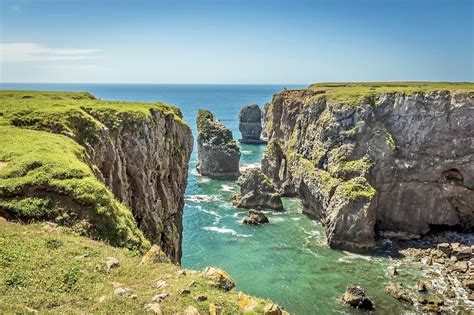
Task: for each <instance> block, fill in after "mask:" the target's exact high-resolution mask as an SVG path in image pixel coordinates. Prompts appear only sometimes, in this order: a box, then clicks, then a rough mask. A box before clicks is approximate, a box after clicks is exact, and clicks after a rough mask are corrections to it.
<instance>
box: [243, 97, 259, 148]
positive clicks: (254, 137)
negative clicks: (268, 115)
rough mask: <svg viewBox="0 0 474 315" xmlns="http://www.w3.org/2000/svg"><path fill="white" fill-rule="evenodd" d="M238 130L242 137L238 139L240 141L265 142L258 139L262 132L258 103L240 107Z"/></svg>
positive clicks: (250, 142)
mask: <svg viewBox="0 0 474 315" xmlns="http://www.w3.org/2000/svg"><path fill="white" fill-rule="evenodd" d="M239 130H240V133H241V134H242V139H240V140H239V141H240V143H247V144H264V143H266V141H264V140H262V139H260V135H261V134H262V110H261V109H260V107H259V106H258V105H247V106H244V107H242V109H241V110H240V113H239Z"/></svg>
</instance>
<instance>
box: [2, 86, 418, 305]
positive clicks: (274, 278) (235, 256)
mask: <svg viewBox="0 0 474 315" xmlns="http://www.w3.org/2000/svg"><path fill="white" fill-rule="evenodd" d="M288 87H289V88H296V86H288ZM1 88H2V89H39V90H62V91H89V92H91V93H92V94H94V95H96V96H97V97H99V98H103V99H110V100H130V101H157V100H160V101H165V102H168V103H171V104H174V105H177V106H179V107H180V108H181V110H182V111H183V114H184V116H185V120H186V121H187V122H188V123H189V124H190V126H191V128H192V130H193V133H194V135H196V126H195V115H196V112H197V110H198V109H199V108H206V109H209V110H211V111H212V112H213V113H215V114H216V116H217V117H218V118H219V119H220V120H221V121H222V122H223V123H224V124H225V125H227V126H228V127H230V128H231V130H232V131H233V133H234V137H235V138H238V137H239V136H240V134H239V133H238V125H237V115H238V112H239V110H240V108H241V106H243V105H246V104H250V103H257V104H259V105H263V104H264V103H265V102H268V101H270V100H271V97H272V94H273V93H276V92H278V91H279V90H281V89H282V88H283V86H276V85H110V84H2V86H1ZM195 147H196V146H195ZM263 149H264V146H252V145H241V152H242V158H241V164H242V166H244V167H246V166H251V165H258V163H259V161H260V158H261V156H262V153H263ZM195 166H196V150H195V151H194V152H193V154H192V157H191V162H190V166H189V167H190V172H189V180H188V186H187V190H186V205H185V209H184V222H183V223H184V230H183V258H182V264H183V266H184V267H187V268H193V269H203V268H205V267H206V266H208V265H216V266H219V267H221V268H223V269H225V270H226V271H227V272H228V273H229V274H230V275H232V277H233V278H235V279H236V281H237V290H242V291H246V292H248V293H251V294H254V295H257V296H261V297H265V298H269V299H272V300H273V301H275V302H277V303H279V304H281V305H283V306H285V307H287V308H288V309H289V310H290V311H291V312H292V313H294V314H338V313H354V314H355V313H358V312H357V311H354V310H351V309H349V308H347V307H345V306H343V305H341V303H340V302H339V298H340V296H341V295H342V294H343V293H344V290H345V287H346V285H347V284H348V283H350V282H354V283H357V284H359V285H361V286H362V287H364V288H365V289H366V290H367V292H368V295H369V296H370V297H372V298H373V300H374V301H375V307H376V310H375V312H374V313H376V314H398V313H401V312H403V311H404V310H407V309H406V308H405V307H404V306H402V305H401V304H399V303H398V302H397V301H395V300H394V299H392V298H391V297H389V296H388V295H387V294H386V293H385V292H384V291H383V287H384V284H385V283H386V282H388V281H389V279H388V278H387V277H386V276H385V271H386V268H387V266H389V265H390V264H393V263H394V262H395V261H393V260H392V259H390V258H388V257H384V256H375V255H374V256H358V255H350V254H346V253H344V252H340V251H336V250H331V249H329V248H327V247H326V246H325V245H324V242H325V237H324V232H323V230H322V228H321V226H320V225H319V224H318V223H317V222H315V221H313V220H310V219H309V218H307V217H306V216H304V215H302V214H301V206H300V203H299V201H298V200H296V199H285V200H284V204H285V209H286V211H285V212H283V213H271V212H269V213H268V214H267V215H268V217H269V219H270V224H269V225H266V226H246V225H243V224H241V223H240V222H241V221H242V219H243V217H244V216H245V214H246V212H245V211H241V210H237V209H234V208H232V206H231V202H230V199H231V196H232V194H234V193H236V192H237V191H238V187H237V186H236V184H235V182H234V181H220V180H210V179H208V178H205V177H201V176H199V175H198V174H197V173H196V171H195ZM418 273H420V272H419V271H417V270H415V269H412V270H404V269H403V268H402V269H401V276H400V277H399V278H397V281H400V280H401V281H402V282H406V283H409V284H412V283H413V276H412V275H416V274H418Z"/></svg>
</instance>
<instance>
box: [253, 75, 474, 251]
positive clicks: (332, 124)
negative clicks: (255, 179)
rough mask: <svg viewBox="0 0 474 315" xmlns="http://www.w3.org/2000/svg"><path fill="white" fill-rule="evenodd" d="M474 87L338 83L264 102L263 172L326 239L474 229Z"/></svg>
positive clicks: (366, 240) (347, 241) (366, 241)
mask: <svg viewBox="0 0 474 315" xmlns="http://www.w3.org/2000/svg"><path fill="white" fill-rule="evenodd" d="M473 106H474V84H472V83H459V84H455V83H409V82H408V83H403V82H401V83H337V84H315V85H312V86H310V87H309V88H308V89H305V90H294V91H290V90H285V91H282V92H281V93H279V94H276V95H275V96H274V97H273V100H272V102H271V103H270V104H268V105H267V106H266V108H265V113H264V119H265V124H264V126H265V133H266V134H267V135H268V137H269V140H270V143H269V145H268V147H267V149H266V151H265V156H264V158H263V160H262V170H263V171H264V172H265V174H266V175H267V176H269V177H270V178H271V179H272V180H273V181H274V182H275V184H277V185H278V186H279V187H280V188H281V189H282V190H283V192H284V194H286V195H297V196H299V197H300V198H301V200H302V202H303V207H304V212H305V213H307V214H309V215H311V216H313V217H315V218H317V219H319V220H320V221H321V222H322V224H323V226H324V227H325V229H326V234H327V238H328V243H329V245H330V246H332V247H337V248H345V249H351V250H354V249H367V248H371V247H373V246H374V239H375V238H376V237H377V236H382V237H395V238H417V237H420V236H422V235H424V234H427V233H429V232H432V231H438V230H440V229H457V230H463V231H471V230H472V229H473V226H474V194H473V190H474V110H473Z"/></svg>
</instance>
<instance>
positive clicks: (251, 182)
mask: <svg viewBox="0 0 474 315" xmlns="http://www.w3.org/2000/svg"><path fill="white" fill-rule="evenodd" d="M237 184H238V185H239V186H240V195H234V196H233V197H232V199H233V204H234V206H235V207H237V208H247V209H273V210H278V211H281V210H283V203H282V201H281V198H280V195H279V193H278V191H277V190H276V187H275V185H273V183H272V182H271V181H270V179H269V178H268V177H267V176H266V175H265V174H264V173H263V172H262V171H261V170H260V169H259V168H251V169H248V170H247V171H246V172H245V173H243V174H242V175H241V176H240V177H239V179H238V180H237Z"/></svg>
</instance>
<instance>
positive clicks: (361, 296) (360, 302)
mask: <svg viewBox="0 0 474 315" xmlns="http://www.w3.org/2000/svg"><path fill="white" fill-rule="evenodd" d="M342 301H343V302H344V303H345V304H348V305H350V306H352V307H354V308H358V309H362V310H372V309H373V308H374V304H373V303H372V301H371V300H370V299H369V298H368V297H367V296H366V295H365V290H364V289H362V288H361V287H359V286H357V285H354V284H349V285H348V286H347V288H346V292H345V293H344V295H343V296H342Z"/></svg>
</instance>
